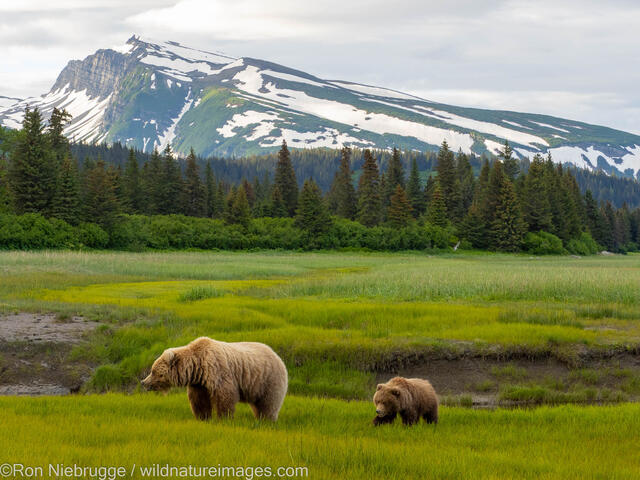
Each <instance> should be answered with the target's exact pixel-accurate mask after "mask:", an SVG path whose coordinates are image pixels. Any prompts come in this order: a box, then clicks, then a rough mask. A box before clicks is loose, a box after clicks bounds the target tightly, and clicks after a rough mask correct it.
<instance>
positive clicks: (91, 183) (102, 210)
mask: <svg viewBox="0 0 640 480" xmlns="http://www.w3.org/2000/svg"><path fill="white" fill-rule="evenodd" d="M113 179H114V176H113V174H112V172H110V171H109V170H108V169H107V167H106V166H105V163H104V161H103V160H102V159H98V161H97V162H96V163H95V165H94V166H93V167H92V168H91V169H90V170H89V171H88V172H86V179H85V182H86V191H85V195H86V196H85V198H84V200H83V206H84V210H85V218H86V219H87V221H89V222H96V223H98V224H100V225H101V226H103V227H104V228H106V229H110V228H111V227H112V226H113V224H114V223H115V219H116V215H117V214H118V211H119V205H118V199H117V197H116V189H115V185H114V183H113Z"/></svg>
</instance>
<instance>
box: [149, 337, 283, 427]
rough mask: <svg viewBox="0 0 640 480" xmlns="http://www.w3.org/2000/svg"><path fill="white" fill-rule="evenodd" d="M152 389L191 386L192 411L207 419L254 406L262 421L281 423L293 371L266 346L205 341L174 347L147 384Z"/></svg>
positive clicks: (155, 365) (165, 353)
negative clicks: (289, 372)
mask: <svg viewBox="0 0 640 480" xmlns="http://www.w3.org/2000/svg"><path fill="white" fill-rule="evenodd" d="M142 385H143V386H144V387H145V388H147V389H149V390H160V391H166V390H168V389H169V388H171V387H176V386H177V387H187V393H188V397H189V403H190V404H191V410H192V411H193V414H194V415H195V416H196V418H199V419H201V420H207V419H208V418H211V413H212V411H213V409H214V408H215V409H216V411H217V413H218V417H232V416H233V413H234V411H235V405H236V403H237V402H246V403H248V404H250V405H251V408H252V410H253V413H254V415H255V416H256V418H267V419H270V420H274V421H275V420H277V419H278V413H279V412H280V407H281V406H282V402H283V400H284V396H285V395H286V393H287V368H286V367H285V365H284V363H283V362H282V360H281V359H280V357H279V356H278V355H277V354H276V353H275V352H274V351H273V350H271V348H269V347H268V346H267V345H264V344H262V343H253V342H238V343H226V342H218V341H216V340H212V339H211V338H207V337H200V338H198V339H196V340H194V341H193V342H191V343H190V344H189V345H186V346H184V347H177V348H169V349H167V350H165V351H164V353H163V354H162V355H161V356H160V357H159V358H158V359H157V360H156V361H155V362H154V363H153V366H152V367H151V373H150V374H149V376H148V377H147V378H145V379H144V380H142Z"/></svg>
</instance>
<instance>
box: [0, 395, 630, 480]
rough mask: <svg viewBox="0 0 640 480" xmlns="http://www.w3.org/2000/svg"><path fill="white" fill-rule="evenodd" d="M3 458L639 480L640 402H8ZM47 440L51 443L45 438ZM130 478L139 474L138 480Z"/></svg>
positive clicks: (353, 473)
mask: <svg viewBox="0 0 640 480" xmlns="http://www.w3.org/2000/svg"><path fill="white" fill-rule="evenodd" d="M0 410H1V411H2V420H3V421H2V422H0V462H5V461H9V462H12V463H14V462H19V463H23V464H25V465H46V464H48V463H65V464H70V465H73V464H74V463H76V464H79V465H85V466H88V465H93V466H99V465H118V466H120V465H121V466H125V467H127V469H128V470H129V469H131V467H132V466H133V465H134V464H136V465H137V466H140V465H151V464H155V463H159V464H165V463H167V464H169V465H173V466H186V465H195V466H205V465H212V466H217V465H229V466H253V467H257V466H270V467H273V468H275V467H278V466H300V467H307V468H308V478H314V479H362V478H430V479H463V478H464V479H498V478H499V479H505V478H518V479H538V478H546V479H563V480H565V479H581V480H582V479H597V478H616V479H635V478H637V474H638V471H640V456H638V443H637V441H635V439H636V438H637V431H638V429H639V428H640V406H639V405H633V404H626V405H620V406H616V407H573V406H563V407H555V408H547V407H543V408H539V409H535V410H511V411H509V410H496V411H473V410H468V409H462V408H448V407H442V408H441V415H440V422H439V423H438V425H437V426H433V425H426V424H424V423H421V424H419V425H418V426H415V427H412V428H406V427H403V426H402V425H401V424H400V422H397V423H396V424H394V425H392V426H385V427H379V428H375V427H373V426H372V425H371V420H372V418H373V414H374V412H373V405H372V404H371V403H370V402H344V401H338V400H330V399H315V398H302V397H295V396H289V397H287V399H286V401H285V404H284V406H283V409H282V412H281V415H280V419H279V421H278V422H277V423H275V424H272V423H262V422H256V421H255V420H254V419H253V417H252V415H251V414H250V412H249V409H248V408H246V406H244V405H242V406H241V408H239V410H238V412H237V414H236V418H235V419H233V420H225V421H218V420H214V421H211V422H207V423H203V422H199V421H196V420H195V419H193V416H192V414H191V412H190V410H189V407H188V403H187V400H186V395H185V394H184V392H182V393H180V394H175V395H174V394H170V395H168V396H162V395H155V394H145V395H130V396H123V395H120V394H117V395H116V394H108V395H102V396H83V397H71V398H34V399H17V398H0ZM43 439H46V441H43ZM133 478H141V477H140V475H135V476H134V477H133Z"/></svg>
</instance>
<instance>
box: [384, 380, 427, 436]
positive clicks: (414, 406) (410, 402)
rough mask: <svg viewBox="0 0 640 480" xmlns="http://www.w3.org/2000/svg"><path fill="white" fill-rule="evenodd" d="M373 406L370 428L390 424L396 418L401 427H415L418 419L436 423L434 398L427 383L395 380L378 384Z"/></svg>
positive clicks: (423, 381)
mask: <svg viewBox="0 0 640 480" xmlns="http://www.w3.org/2000/svg"><path fill="white" fill-rule="evenodd" d="M373 403H374V404H375V406H376V417H375V418H374V419H373V424H374V425H382V424H385V423H392V422H393V421H394V420H395V418H396V415H397V414H400V418H402V423H404V424H405V425H413V424H414V423H417V422H418V421H420V417H422V418H424V419H425V421H426V422H427V423H438V397H437V395H436V391H435V390H434V389H433V387H432V386H431V384H430V383H429V382H428V381H427V380H422V379H420V378H403V377H395V378H392V379H391V380H389V381H388V382H387V383H380V384H379V385H378V388H377V390H376V393H375V394H374V395H373Z"/></svg>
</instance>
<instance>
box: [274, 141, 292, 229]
mask: <svg viewBox="0 0 640 480" xmlns="http://www.w3.org/2000/svg"><path fill="white" fill-rule="evenodd" d="M274 181H275V184H276V185H277V186H278V188H279V190H280V194H281V195H282V200H283V201H284V204H285V206H286V208H287V214H288V216H290V217H292V216H293V215H294V214H295V212H296V207H297V203H298V184H297V182H296V174H295V172H294V171H293V165H292V164H291V154H290V153H289V149H288V148H287V142H286V141H284V140H283V141H282V147H281V148H280V151H279V152H278V163H277V164H276V175H275V180H274Z"/></svg>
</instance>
